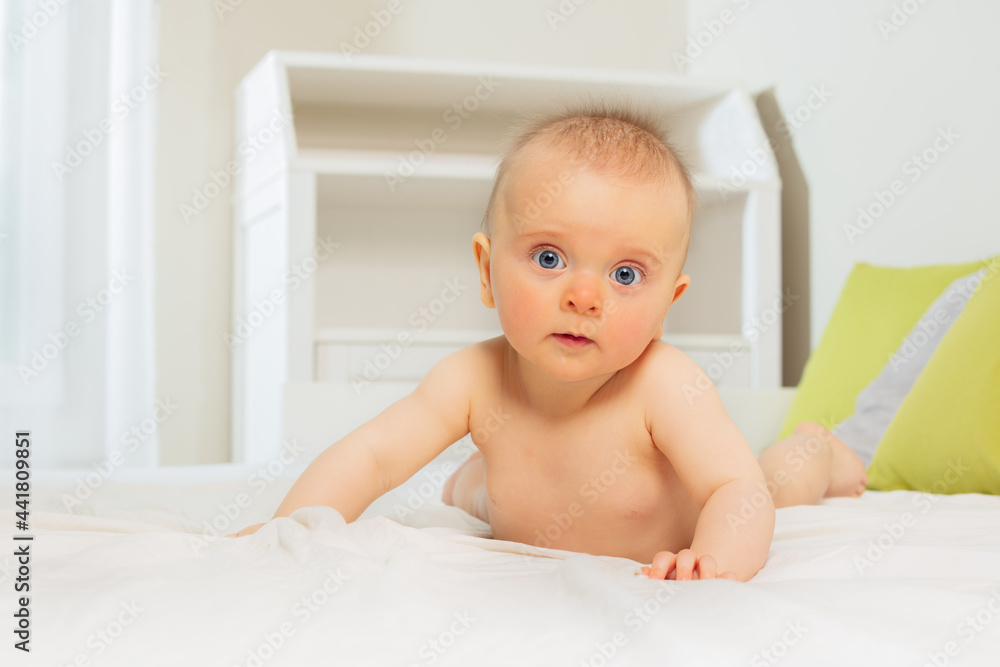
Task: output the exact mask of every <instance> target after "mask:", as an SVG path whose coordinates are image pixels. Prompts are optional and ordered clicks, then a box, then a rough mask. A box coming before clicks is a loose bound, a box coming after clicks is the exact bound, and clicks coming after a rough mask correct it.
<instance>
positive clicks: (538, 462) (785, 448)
mask: <svg viewBox="0 0 1000 667" xmlns="http://www.w3.org/2000/svg"><path fill="white" fill-rule="evenodd" d="M694 203H695V198H694V191H693V188H692V186H691V181H690V178H689V176H688V173H687V171H686V169H685V167H684V166H683V164H682V163H681V162H680V160H679V159H678V158H677V156H676V155H675V153H674V152H673V150H672V149H671V148H670V147H669V146H668V144H667V143H666V142H665V141H664V140H663V139H662V138H661V134H660V131H659V130H658V128H657V126H656V124H655V122H654V121H653V120H652V119H651V118H650V117H646V116H644V115H642V114H638V113H635V112H633V111H631V110H628V109H625V108H613V109H607V108H601V109H587V110H584V111H581V112H573V113H564V114H560V115H557V116H554V117H549V118H546V119H543V120H541V121H538V122H536V123H534V124H533V125H531V126H529V127H526V128H525V129H523V130H522V131H521V133H520V135H519V136H518V137H517V138H516V140H515V141H514V142H513V143H512V145H511V146H510V148H509V149H508V151H507V153H506V154H505V155H504V157H503V160H502V161H501V163H500V167H499V169H498V172H497V177H496V182H495V184H494V187H493V192H492V194H491V196H490V201H489V204H488V207H487V211H486V216H485V229H486V231H485V233H482V232H480V233H477V234H476V235H475V237H474V238H473V239H472V244H473V252H474V255H475V259H476V263H477V264H478V267H479V277H480V298H481V299H482V302H483V303H484V304H485V305H486V306H487V307H489V308H496V310H497V314H498V317H499V320H500V325H501V327H502V328H503V332H504V335H502V336H499V337H497V338H493V339H491V340H487V341H483V342H481V343H478V344H475V345H471V346H469V347H467V348H464V349H462V350H459V351H458V352H455V353H453V354H451V355H450V356H448V357H446V358H444V359H443V360H441V361H440V362H439V363H437V364H436V365H435V366H434V367H433V368H432V369H431V370H430V371H429V372H428V373H427V375H426V376H425V377H424V379H423V380H422V381H421V382H420V384H419V386H418V387H417V388H416V390H415V391H414V392H413V393H412V394H410V395H409V396H406V397H405V398H403V399H401V400H399V401H397V402H396V403H393V404H392V405H390V406H389V407H388V408H386V409H385V411H383V412H382V413H381V414H380V415H378V416H377V417H375V418H374V419H372V420H371V421H370V422H368V423H366V424H364V425H362V426H360V427H358V428H357V429H355V430H354V431H352V432H351V433H350V434H348V435H347V436H346V437H344V438H343V439H342V440H340V441H339V442H336V443H334V444H333V445H332V446H330V447H329V448H328V449H327V450H325V451H324V452H323V453H322V454H320V455H319V456H318V457H317V458H316V459H315V460H314V461H313V462H312V463H311V464H310V465H309V467H308V468H307V469H306V470H305V471H304V472H303V473H302V476H301V477H300V478H299V479H298V480H296V482H295V484H294V485H293V486H292V488H291V490H290V491H289V492H288V495H287V496H286V497H285V499H284V501H283V502H282V503H281V505H280V507H278V510H277V512H276V513H275V517H282V516H288V515H289V514H291V513H292V512H293V511H294V510H296V509H298V508H300V507H307V506H312V505H328V506H330V507H333V508H336V509H337V510H338V511H339V512H340V513H341V515H342V516H343V517H344V519H345V520H347V521H354V520H355V519H356V518H357V517H358V516H359V515H360V514H361V513H362V512H363V511H364V510H365V508H367V507H368V505H369V504H371V503H372V502H373V501H374V500H375V499H376V498H378V497H379V496H381V495H382V494H384V493H386V492H387V491H389V490H390V489H392V488H394V487H396V486H398V485H400V484H402V483H403V482H405V481H406V480H407V479H409V478H410V477H411V476H412V475H413V474H414V473H416V472H417V471H418V470H420V469H421V468H422V467H423V466H424V465H426V464H427V463H428V462H429V461H430V460H431V459H433V458H434V457H435V456H437V455H438V454H440V453H441V452H442V451H444V450H445V449H446V448H447V447H448V446H449V445H450V444H452V443H454V442H456V441H457V440H460V439H461V438H463V437H464V436H465V435H467V434H469V433H472V434H473V441H474V443H475V445H476V447H477V448H478V450H479V451H478V452H477V453H476V454H474V455H473V456H472V457H471V458H470V459H469V460H467V461H466V462H465V463H464V464H463V465H462V466H461V467H460V468H459V469H458V470H457V471H456V472H455V474H454V475H453V476H452V477H451V478H450V479H449V480H448V482H447V483H446V485H445V488H444V489H443V494H442V500H443V501H444V502H445V503H448V504H451V505H455V506H457V507H459V508H461V509H463V510H465V511H467V512H469V513H470V514H473V515H475V516H477V517H479V518H480V519H482V520H483V521H486V522H487V523H489V525H490V527H491V528H492V532H493V537H494V538H495V539H501V540H513V541H518V542H523V543H530V544H536V545H539V546H545V547H552V548H556V549H566V550H571V551H579V552H586V553H591V554H597V555H607V556H620V557H625V558H630V559H633V560H636V561H638V562H640V563H647V564H649V566H648V567H643V568H642V571H643V572H644V573H645V574H646V575H648V576H649V577H650V578H653V579H668V578H669V579H677V580H684V579H688V580H689V579H712V578H726V579H732V580H739V581H747V580H748V579H750V578H751V577H753V576H754V575H755V574H756V573H757V572H758V570H760V568H761V567H762V566H763V565H764V561H765V560H766V558H767V554H768V550H769V548H770V544H771V538H772V536H773V532H774V521H775V512H774V509H775V507H786V506H789V505H798V504H811V503H815V502H816V501H818V500H819V499H820V498H823V497H830V496H856V495H860V494H861V493H862V491H863V490H864V488H865V485H866V484H867V477H866V475H865V470H864V466H863V464H862V463H861V461H860V459H859V458H858V457H857V456H856V455H854V453H853V452H851V450H850V449H848V447H847V446H846V445H844V443H843V442H841V441H840V440H838V439H837V438H836V437H834V436H833V435H832V434H831V433H830V432H829V431H828V430H826V429H825V428H823V427H822V426H820V425H819V424H816V423H812V422H807V423H803V424H800V425H799V426H798V428H797V429H796V432H795V435H793V436H791V437H789V438H787V439H785V440H782V441H781V442H779V443H777V444H774V445H772V446H770V447H769V448H767V449H766V450H764V452H763V453H762V454H761V456H760V459H759V460H757V459H755V458H754V455H753V451H752V450H751V448H750V446H749V445H748V444H747V441H746V440H745V439H744V438H743V436H742V435H741V434H740V432H739V430H738V429H737V428H736V426H735V425H734V424H733V422H732V420H731V419H730V418H729V416H728V415H727V414H726V411H725V409H724V408H723V406H722V402H721V400H720V399H719V396H718V394H717V392H716V391H715V389H714V388H713V387H712V386H711V385H712V383H711V382H709V381H708V379H707V378H706V377H705V376H704V373H703V371H702V370H701V369H700V368H699V367H698V366H697V365H696V364H695V363H694V362H693V361H691V360H690V359H689V358H688V357H687V356H686V355H685V354H684V353H682V352H681V351H680V350H678V349H677V348H675V347H672V346H671V345H669V344H667V343H665V342H663V341H661V340H660V337H661V336H662V335H663V329H662V326H663V321H664V318H665V317H666V315H667V313H668V311H669V310H670V307H671V305H673V304H674V303H675V302H676V301H677V299H679V298H680V297H681V295H682V294H683V293H684V291H685V290H686V289H687V287H688V285H689V284H690V283H691V279H690V277H689V276H687V275H686V274H684V273H682V272H681V270H682V268H683V266H684V261H685V258H686V255H687V249H688V242H689V239H690V236H691V218H692V210H693V208H694ZM706 307H710V306H706ZM694 387H699V389H698V390H696V391H692V388H694ZM705 387H707V389H704V388H705ZM497 414H501V415H503V416H504V418H503V419H502V420H499V419H497V418H496V417H495V415H497ZM487 426H489V428H487ZM260 525H262V524H258V525H256V526H251V527H249V528H246V529H244V530H242V531H240V532H239V533H237V534H235V535H236V536H241V535H247V534H250V533H252V532H254V531H256V530H257V529H258V528H259V527H260ZM554 528H556V529H554Z"/></svg>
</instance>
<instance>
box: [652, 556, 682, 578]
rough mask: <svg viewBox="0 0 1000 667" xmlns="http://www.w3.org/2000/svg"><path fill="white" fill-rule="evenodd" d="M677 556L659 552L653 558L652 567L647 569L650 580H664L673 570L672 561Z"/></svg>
mask: <svg viewBox="0 0 1000 667" xmlns="http://www.w3.org/2000/svg"><path fill="white" fill-rule="evenodd" d="M676 559H677V556H676V555H675V554H674V553H673V552H670V551H661V552H659V553H657V554H656V555H655V556H653V563H652V566H651V567H650V568H649V578H650V579H666V578H667V574H669V573H670V571H671V570H672V569H673V568H674V561H675V560H676Z"/></svg>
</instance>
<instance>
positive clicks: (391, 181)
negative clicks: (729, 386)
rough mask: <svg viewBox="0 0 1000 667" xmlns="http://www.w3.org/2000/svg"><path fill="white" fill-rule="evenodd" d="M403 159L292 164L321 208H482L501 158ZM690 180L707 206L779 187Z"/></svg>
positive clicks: (389, 154)
mask: <svg viewBox="0 0 1000 667" xmlns="http://www.w3.org/2000/svg"><path fill="white" fill-rule="evenodd" d="M404 159H405V157H404V156H403V155H401V154H400V153H399V152H397V151H373V150H368V151H364V150H335V149H304V150H300V151H299V156H298V157H297V158H296V159H295V160H294V161H293V162H292V168H293V169H298V170H301V171H309V172H313V173H315V174H317V176H318V188H317V190H318V192H317V194H318V197H319V206H320V208H327V207H338V208H356V207H364V208H369V209H407V208H410V209H412V208H427V207H430V206H433V207H444V208H449V209H452V208H453V209H461V208H478V209H480V210H482V208H483V207H484V206H485V202H486V199H487V198H488V197H489V192H490V189H491V188H492V185H493V179H494V177H495V176H496V168H497V163H498V159H497V156H496V155H484V154H467V153H434V154H432V155H429V156H426V157H422V158H421V162H420V165H419V166H418V167H416V168H415V169H414V170H413V171H412V172H409V171H406V172H405V173H406V175H405V176H403V177H401V178H398V179H397V178H396V177H397V176H399V170H400V165H401V161H402V160H404ZM330 176H333V177H336V178H327V177H330ZM691 180H692V183H693V185H694V189H695V193H696V194H697V196H698V199H699V201H700V202H701V204H702V205H703V206H704V205H707V204H713V203H719V202H723V201H725V200H726V199H728V198H729V197H734V196H739V195H741V194H746V193H749V192H751V191H752V190H755V189H758V188H770V189H774V190H780V188H781V183H780V181H777V180H776V179H768V180H763V181H743V182H737V181H734V180H733V179H732V178H729V179H726V178H720V177H718V176H712V175H710V174H694V175H692V179H691Z"/></svg>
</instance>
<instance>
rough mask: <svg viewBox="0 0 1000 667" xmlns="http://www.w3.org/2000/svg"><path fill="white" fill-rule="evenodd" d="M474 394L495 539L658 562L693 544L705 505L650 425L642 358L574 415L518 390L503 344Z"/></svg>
mask: <svg viewBox="0 0 1000 667" xmlns="http://www.w3.org/2000/svg"><path fill="white" fill-rule="evenodd" d="M491 354H496V355H498V356H497V358H496V359H495V363H491V364H488V366H489V370H487V372H486V373H484V377H483V378H482V380H483V381H482V382H481V383H480V384H479V387H480V389H479V390H478V391H477V392H476V393H475V394H473V396H472V400H471V405H470V409H471V411H470V417H469V427H470V431H471V433H472V438H473V442H475V444H476V446H477V447H478V448H479V450H480V451H481V452H482V454H483V464H484V469H485V475H486V478H485V487H486V494H487V508H488V514H489V522H490V525H491V527H492V530H493V537H494V538H496V539H501V540H511V541H517V542H523V543H526V544H533V545H537V546H542V547H551V548H555V549H566V550H570V551H580V552H586V553H592V554H598V555H607V556H620V557H625V558H631V559H633V560H637V561H640V562H649V560H650V559H651V558H652V557H653V555H654V554H655V553H656V552H658V551H662V550H672V551H675V552H676V551H680V550H681V549H683V548H686V547H688V546H689V545H690V544H691V540H692V538H693V536H694V529H695V524H696V523H697V519H698V509H697V507H696V506H695V505H694V503H693V502H692V499H691V497H690V495H689V494H688V493H687V491H686V490H685V488H684V486H683V485H682V484H681V482H680V480H679V479H678V477H677V474H676V472H675V471H674V468H673V466H671V465H670V462H669V461H668V460H667V459H666V457H665V456H664V455H663V454H662V453H661V452H660V450H659V449H657V448H656V446H655V445H654V443H653V440H652V438H651V436H650V434H649V431H648V429H647V428H646V420H645V402H644V401H643V392H644V391H645V390H647V388H645V387H643V386H642V385H643V382H642V380H641V378H642V377H643V374H642V372H641V367H640V366H639V365H640V364H641V359H640V360H639V361H637V362H636V363H635V364H633V365H632V366H630V367H628V368H626V369H623V370H622V371H619V372H618V374H617V375H616V376H615V377H614V378H613V380H612V381H610V382H608V383H607V384H606V385H605V386H604V387H602V388H601V390H600V391H598V393H597V394H595V395H594V397H593V398H592V399H591V400H590V401H588V403H587V405H586V407H585V408H584V409H582V410H580V411H578V412H576V413H574V414H572V415H570V416H565V417H559V418H554V417H552V416H551V415H543V414H540V413H539V411H537V410H535V409H533V408H532V406H531V405H530V404H529V403H528V402H527V401H526V400H525V399H524V397H523V396H518V395H517V391H516V390H514V389H511V386H512V383H511V382H509V381H508V380H509V378H505V377H503V376H504V373H505V370H504V363H503V360H502V352H501V347H500V346H495V351H494V350H491Z"/></svg>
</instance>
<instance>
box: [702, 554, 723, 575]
mask: <svg viewBox="0 0 1000 667" xmlns="http://www.w3.org/2000/svg"><path fill="white" fill-rule="evenodd" d="M718 568H719V564H718V563H716V562H715V559H714V558H712V557H711V556H709V555H708V554H705V555H704V556H702V557H701V558H699V559H698V578H699V579H715V573H716V571H718Z"/></svg>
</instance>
